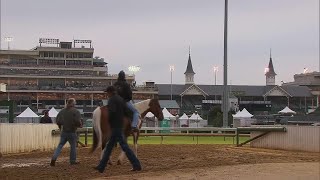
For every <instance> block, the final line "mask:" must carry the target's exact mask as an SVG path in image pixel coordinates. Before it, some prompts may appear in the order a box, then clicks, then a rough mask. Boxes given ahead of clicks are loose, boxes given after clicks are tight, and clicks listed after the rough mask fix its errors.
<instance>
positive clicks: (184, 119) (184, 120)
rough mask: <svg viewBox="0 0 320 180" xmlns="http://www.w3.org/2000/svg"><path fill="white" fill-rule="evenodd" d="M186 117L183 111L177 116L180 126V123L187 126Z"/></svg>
mask: <svg viewBox="0 0 320 180" xmlns="http://www.w3.org/2000/svg"><path fill="white" fill-rule="evenodd" d="M188 119H189V117H188V116H187V115H186V113H183V115H182V116H181V117H180V118H179V121H180V127H182V125H185V126H187V125H188Z"/></svg>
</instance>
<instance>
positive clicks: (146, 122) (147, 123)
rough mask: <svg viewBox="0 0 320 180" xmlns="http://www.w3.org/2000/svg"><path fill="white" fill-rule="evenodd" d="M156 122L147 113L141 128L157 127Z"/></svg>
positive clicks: (152, 116) (153, 117)
mask: <svg viewBox="0 0 320 180" xmlns="http://www.w3.org/2000/svg"><path fill="white" fill-rule="evenodd" d="M157 126H158V121H157V118H156V117H155V116H154V114H153V113H152V112H148V113H147V114H146V115H145V116H144V121H142V127H157Z"/></svg>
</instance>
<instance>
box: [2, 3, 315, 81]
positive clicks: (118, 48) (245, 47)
mask: <svg viewBox="0 0 320 180" xmlns="http://www.w3.org/2000/svg"><path fill="white" fill-rule="evenodd" d="M1 1H2V4H1V19H2V24H1V38H2V43H1V47H2V48H6V44H5V42H4V41H3V38H4V37H6V36H11V37H13V38H14V41H13V42H12V43H11V46H12V48H14V49H31V48H33V47H35V46H37V45H38V39H39V37H46V38H59V39H60V40H61V41H71V40H72V39H73V38H74V39H91V40H93V45H94V48H95V55H97V56H101V57H104V58H105V59H106V61H107V62H108V63H109V71H110V73H117V72H118V71H119V70H121V69H124V70H126V71H127V68H128V66H129V65H139V66H140V67H141V70H140V72H138V73H137V81H138V83H139V84H141V83H142V82H144V81H147V80H152V81H155V82H156V83H170V71H169V65H170V64H173V65H175V71H174V73H173V82H174V83H180V84H182V83H184V74H183V73H184V72H185V70H186V66H187V60H188V46H189V45H190V46H191V58H192V63H193V67H194V71H195V72H196V75H195V82H196V83H197V84H213V83H214V73H213V66H214V65H216V66H219V73H218V75H217V79H218V84H221V83H222V82H223V18H224V14H223V13H224V0H105V1H101V0H90V1H88V0H67V1H66V0H54V1H53V0H28V1H24V0H1ZM228 33H229V36H228V38H229V41H228V43H229V44H228V63H229V73H228V74H229V78H228V81H229V82H230V81H231V84H233V85H235V84H239V85H240V84H242V85H264V84H265V77H264V72H263V71H264V68H265V67H266V66H267V64H268V62H269V51H270V48H272V56H273V63H274V68H275V71H276V73H277V74H278V75H277V77H276V83H277V84H280V82H281V81H284V82H288V81H292V80H293V75H294V74H296V73H301V72H302V71H303V68H304V67H308V68H309V69H310V70H311V71H313V70H314V71H319V0H229V32H228Z"/></svg>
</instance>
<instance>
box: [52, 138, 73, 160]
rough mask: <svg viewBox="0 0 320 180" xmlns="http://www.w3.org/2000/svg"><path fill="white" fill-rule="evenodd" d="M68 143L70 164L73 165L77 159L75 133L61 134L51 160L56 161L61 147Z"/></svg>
mask: <svg viewBox="0 0 320 180" xmlns="http://www.w3.org/2000/svg"><path fill="white" fill-rule="evenodd" d="M67 142H69V144H70V163H75V162H76V158H77V150H76V146H77V134H76V133H68V132H61V136H60V142H59V145H58V147H57V149H56V150H55V151H54V154H53V157H52V160H57V158H58V156H59V155H60V153H61V150H62V148H63V146H64V145H65V144H66V143H67Z"/></svg>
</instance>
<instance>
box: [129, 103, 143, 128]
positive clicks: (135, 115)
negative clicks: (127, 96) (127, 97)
mask: <svg viewBox="0 0 320 180" xmlns="http://www.w3.org/2000/svg"><path fill="white" fill-rule="evenodd" d="M127 107H128V108H129V109H130V110H131V111H132V112H133V119H132V123H131V126H132V127H133V128H136V127H137V126H138V120H139V116H140V114H139V112H138V110H137V109H136V108H135V107H134V105H133V104H132V103H131V102H130V101H129V102H127Z"/></svg>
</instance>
